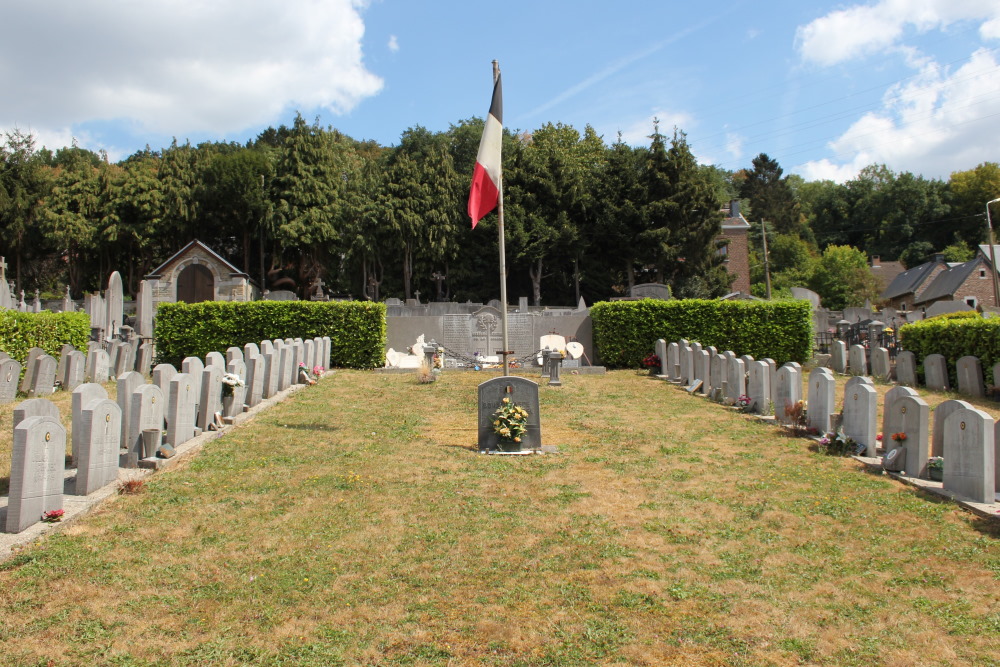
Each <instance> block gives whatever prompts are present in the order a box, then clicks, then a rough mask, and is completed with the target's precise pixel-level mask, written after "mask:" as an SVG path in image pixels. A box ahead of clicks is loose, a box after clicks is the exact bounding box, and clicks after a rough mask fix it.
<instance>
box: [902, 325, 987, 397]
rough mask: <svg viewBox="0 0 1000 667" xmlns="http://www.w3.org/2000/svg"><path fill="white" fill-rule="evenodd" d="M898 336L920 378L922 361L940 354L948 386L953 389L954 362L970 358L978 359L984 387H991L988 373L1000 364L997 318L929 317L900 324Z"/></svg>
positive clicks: (954, 382) (954, 381)
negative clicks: (949, 381)
mask: <svg viewBox="0 0 1000 667" xmlns="http://www.w3.org/2000/svg"><path fill="white" fill-rule="evenodd" d="M899 336H900V342H901V344H902V346H903V349H904V350H909V351H910V352H913V356H914V357H915V358H916V362H917V367H918V368H917V370H918V371H919V372H920V374H921V375H923V367H924V357H926V356H927V355H928V354H941V355H944V358H945V359H947V360H948V374H949V375H950V376H951V382H952V386H953V387H954V386H957V385H956V374H955V362H956V361H958V360H959V359H961V358H962V357H965V356H973V357H979V360H980V361H981V362H982V363H983V371H984V374H985V375H986V383H987V384H992V375H991V372H990V370H991V369H992V368H993V365H994V364H996V363H997V362H1000V318H998V317H991V318H989V319H985V318H983V317H933V318H930V319H927V320H921V321H919V322H912V323H910V324H904V325H903V326H902V327H900V329H899Z"/></svg>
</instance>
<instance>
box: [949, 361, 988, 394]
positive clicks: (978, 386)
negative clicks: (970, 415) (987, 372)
mask: <svg viewBox="0 0 1000 667" xmlns="http://www.w3.org/2000/svg"><path fill="white" fill-rule="evenodd" d="M955 372H956V374H957V375H958V393H960V394H965V395H966V396H971V397H973V398H982V397H983V396H985V395H986V388H985V387H984V386H983V362H981V361H980V360H979V357H973V356H965V357H962V358H961V359H959V360H958V361H956V362H955Z"/></svg>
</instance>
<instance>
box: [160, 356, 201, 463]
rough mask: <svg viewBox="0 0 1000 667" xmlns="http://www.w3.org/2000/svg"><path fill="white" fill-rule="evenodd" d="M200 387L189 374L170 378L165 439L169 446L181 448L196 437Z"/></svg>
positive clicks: (178, 374) (175, 375) (180, 374)
mask: <svg viewBox="0 0 1000 667" xmlns="http://www.w3.org/2000/svg"><path fill="white" fill-rule="evenodd" d="M199 386H200V383H198V382H196V381H195V380H194V378H192V377H191V376H190V375H188V374H187V373H176V374H174V376H173V377H171V378H170V383H169V389H168V391H169V394H168V396H169V399H168V401H167V415H166V418H167V433H166V437H165V438H164V441H165V442H166V443H167V444H168V445H171V446H173V447H179V446H180V445H182V444H184V443H185V442H187V441H188V440H190V439H191V438H193V437H194V427H195V420H196V413H197V407H198V404H197V402H196V400H197V398H198V394H199V391H198V387H199Z"/></svg>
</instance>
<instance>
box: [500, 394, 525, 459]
mask: <svg viewBox="0 0 1000 667" xmlns="http://www.w3.org/2000/svg"><path fill="white" fill-rule="evenodd" d="M493 432H494V433H496V434H497V435H498V436H500V444H499V449H500V450H501V451H518V450H520V449H521V439H522V438H523V437H524V434H525V433H527V432H528V411H527V410H525V409H524V408H522V407H521V406H519V405H515V404H514V403H513V402H511V400H510V398H507V397H504V399H503V402H502V403H501V405H500V407H499V408H497V410H496V412H494V413H493Z"/></svg>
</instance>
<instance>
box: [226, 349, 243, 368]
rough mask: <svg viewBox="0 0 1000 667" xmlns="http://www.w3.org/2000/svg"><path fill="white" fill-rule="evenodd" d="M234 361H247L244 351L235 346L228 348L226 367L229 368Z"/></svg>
mask: <svg viewBox="0 0 1000 667" xmlns="http://www.w3.org/2000/svg"><path fill="white" fill-rule="evenodd" d="M233 359H239V360H240V361H245V359H243V349H242V348H239V347H235V346H233V347H229V348H226V366H227V367H228V366H229V363H230V362H231V361H232V360H233Z"/></svg>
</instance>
